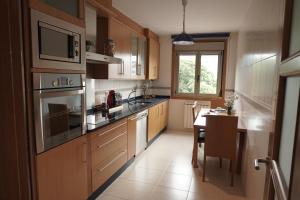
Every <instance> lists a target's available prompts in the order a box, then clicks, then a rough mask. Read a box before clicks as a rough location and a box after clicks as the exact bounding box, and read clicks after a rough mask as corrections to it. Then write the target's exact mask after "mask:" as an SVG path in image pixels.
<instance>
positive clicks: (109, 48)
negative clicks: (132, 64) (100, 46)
mask: <svg viewBox="0 0 300 200" xmlns="http://www.w3.org/2000/svg"><path fill="white" fill-rule="evenodd" d="M105 54H106V55H108V56H114V55H115V42H114V41H113V40H112V39H108V40H107V41H106V42H105Z"/></svg>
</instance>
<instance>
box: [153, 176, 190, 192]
mask: <svg viewBox="0 0 300 200" xmlns="http://www.w3.org/2000/svg"><path fill="white" fill-rule="evenodd" d="M191 180H192V177H191V176H188V175H182V174H175V173H169V172H166V173H165V174H164V175H163V176H162V177H161V179H160V180H159V183H158V185H159V186H164V187H169V188H173V189H177V190H183V191H188V190H189V188H190V184H191Z"/></svg>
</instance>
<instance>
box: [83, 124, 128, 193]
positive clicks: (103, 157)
mask: <svg viewBox="0 0 300 200" xmlns="http://www.w3.org/2000/svg"><path fill="white" fill-rule="evenodd" d="M127 137H128V136H127V119H124V120H120V121H118V122H115V123H113V124H111V125H108V126H107V127H104V128H102V129H99V130H96V131H95V132H93V133H90V135H89V142H90V146H91V168H92V169H91V170H92V173H91V174H92V191H93V192H94V191H95V190H97V189H98V188H99V187H100V186H101V185H102V184H103V183H105V181H107V180H108V179H109V178H110V177H111V176H112V175H113V174H114V173H115V172H117V171H118V170H119V169H120V168H121V167H122V166H123V165H124V164H125V163H126V162H127Z"/></svg>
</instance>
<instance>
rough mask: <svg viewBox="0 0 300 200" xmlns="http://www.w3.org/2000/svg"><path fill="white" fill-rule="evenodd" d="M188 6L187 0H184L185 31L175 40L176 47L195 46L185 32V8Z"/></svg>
mask: <svg viewBox="0 0 300 200" xmlns="http://www.w3.org/2000/svg"><path fill="white" fill-rule="evenodd" d="M186 5H187V0H182V6H183V30H182V33H181V34H179V35H178V36H177V37H176V38H175V39H174V40H173V44H176V45H190V44H194V41H193V38H192V37H191V36H190V35H188V34H186V32H185V7H186Z"/></svg>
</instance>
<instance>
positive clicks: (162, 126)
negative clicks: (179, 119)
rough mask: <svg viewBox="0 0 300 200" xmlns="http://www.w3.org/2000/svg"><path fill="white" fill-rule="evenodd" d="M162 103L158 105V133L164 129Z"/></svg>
mask: <svg viewBox="0 0 300 200" xmlns="http://www.w3.org/2000/svg"><path fill="white" fill-rule="evenodd" d="M164 107H165V105H164V103H160V104H159V131H161V130H162V129H163V128H164V123H165V121H164V118H165V117H164Z"/></svg>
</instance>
